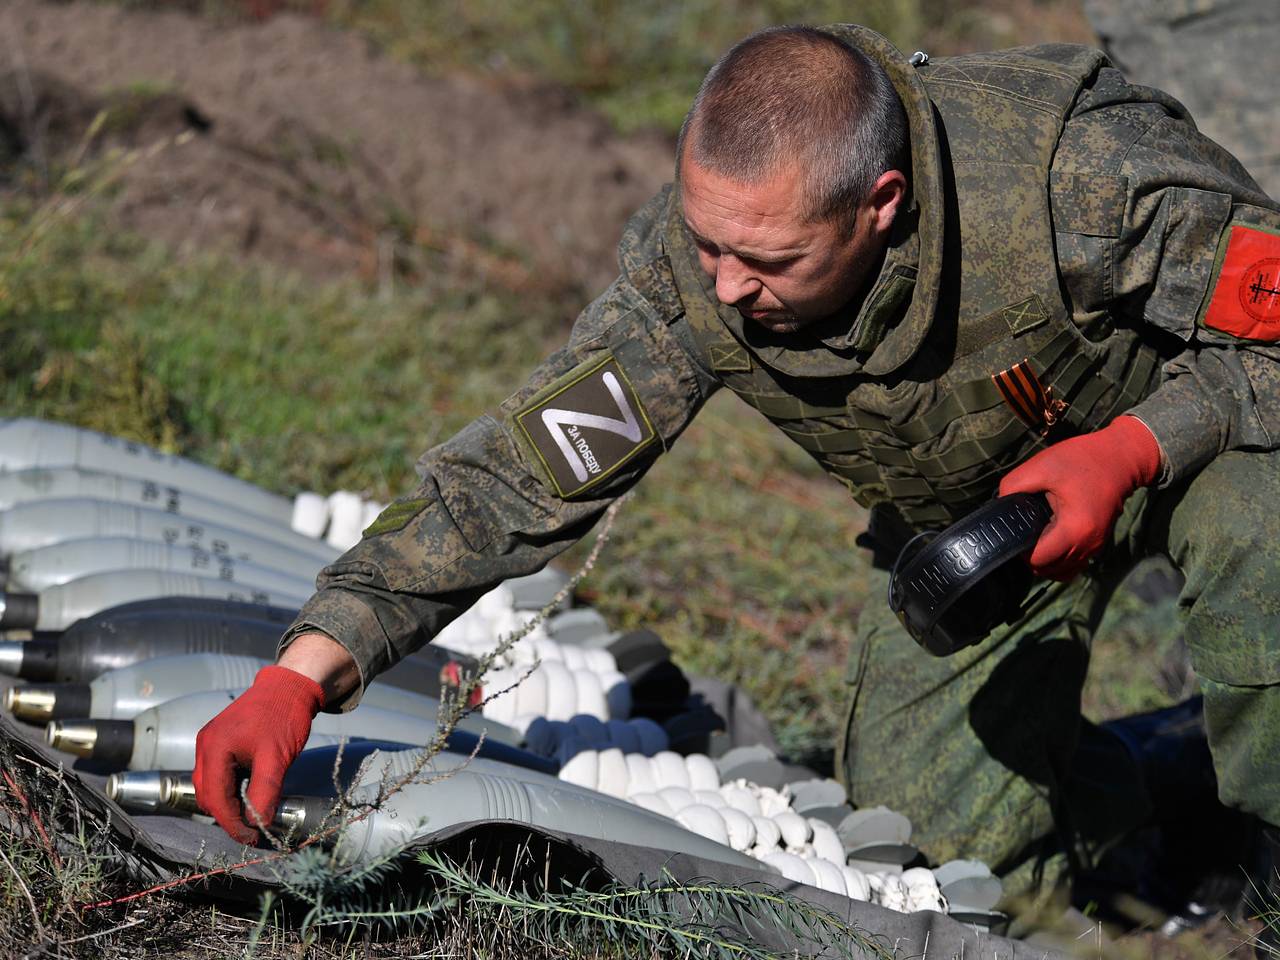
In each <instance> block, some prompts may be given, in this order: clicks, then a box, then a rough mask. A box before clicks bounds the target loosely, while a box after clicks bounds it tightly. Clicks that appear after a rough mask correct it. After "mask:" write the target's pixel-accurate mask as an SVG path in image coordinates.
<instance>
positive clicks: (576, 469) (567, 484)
mask: <svg viewBox="0 0 1280 960" xmlns="http://www.w3.org/2000/svg"><path fill="white" fill-rule="evenodd" d="M515 421H516V423H517V424H518V425H519V427H520V430H521V432H523V433H524V435H525V438H526V439H528V441H529V443H530V444H531V445H532V446H533V449H534V451H535V452H536V453H537V455H538V459H539V460H541V461H542V465H543V467H544V468H545V469H546V471H547V475H548V476H549V477H550V478H551V483H552V485H553V486H554V487H555V490H556V493H557V494H558V495H559V496H560V497H562V498H564V499H569V498H570V497H575V496H577V495H579V494H581V493H584V492H585V491H587V490H589V489H591V488H592V487H593V486H595V485H596V484H598V483H600V482H601V481H602V480H604V479H605V478H606V477H608V476H610V475H611V474H613V473H614V472H615V471H617V470H618V469H619V468H620V467H622V466H623V465H624V464H626V463H627V462H628V461H630V460H631V459H633V458H634V457H635V456H636V454H638V453H639V452H640V451H641V450H643V449H644V448H645V447H647V446H649V444H651V443H652V442H653V441H654V440H655V439H657V432H656V431H655V430H654V429H653V424H652V423H650V422H649V415H648V414H647V413H645V410H644V407H643V406H641V404H640V398H639V397H638V396H637V395H636V392H635V389H634V388H633V387H632V386H631V382H630V381H629V380H627V375H626V374H625V373H623V372H622V367H621V366H620V365H619V364H618V361H617V360H615V359H614V358H613V357H612V356H611V355H606V356H605V357H604V359H602V360H593V361H591V362H589V363H588V364H587V365H585V366H583V367H579V368H577V369H575V370H572V371H570V372H569V373H568V374H567V375H566V376H565V377H564V378H563V379H562V380H560V381H557V382H556V383H554V384H552V385H551V387H550V388H549V389H548V390H547V391H546V392H544V393H541V394H539V395H538V396H536V397H534V398H533V399H532V400H531V401H530V402H529V403H528V404H527V405H526V406H525V407H523V408H522V409H520V410H518V411H517V412H516V414H515Z"/></svg>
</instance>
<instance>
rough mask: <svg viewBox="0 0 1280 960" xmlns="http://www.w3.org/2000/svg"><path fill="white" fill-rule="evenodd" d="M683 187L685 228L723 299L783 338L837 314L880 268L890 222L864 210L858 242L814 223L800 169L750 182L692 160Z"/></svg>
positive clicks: (856, 229)
mask: <svg viewBox="0 0 1280 960" xmlns="http://www.w3.org/2000/svg"><path fill="white" fill-rule="evenodd" d="M680 182H681V199H682V203H683V206H684V217H685V223H686V225H687V226H688V228H689V231H690V233H692V234H693V239H694V242H695V243H696V244H697V249H698V262H699V263H700V264H701V266H702V269H703V270H704V271H706V273H707V276H709V277H711V278H712V279H713V280H715V284H716V296H717V298H719V300H720V302H722V303H725V304H728V305H730V306H733V307H736V308H737V309H738V312H739V313H741V314H742V315H743V316H744V317H745V318H747V319H748V320H751V321H753V322H755V323H757V324H759V325H760V326H762V327H764V328H766V329H768V330H772V331H773V332H775V333H793V332H795V331H797V330H799V329H801V328H803V327H805V326H808V325H809V324H810V323H812V322H814V321H815V320H821V319H823V318H825V317H829V316H831V315H832V314H833V313H835V312H836V311H838V310H839V309H840V308H841V307H843V306H845V305H846V304H847V303H849V301H850V300H852V299H853V298H854V296H856V295H857V294H858V293H859V292H860V291H861V290H862V289H863V287H864V286H865V285H866V283H867V279H868V276H869V274H870V272H871V271H872V269H874V268H876V267H877V266H878V265H879V263H880V258H881V254H882V253H883V251H884V245H885V240H884V234H885V232H887V224H886V223H884V217H883V214H882V213H881V212H880V211H879V210H878V208H877V207H876V206H875V204H873V203H872V202H871V201H868V203H867V204H865V205H864V206H863V207H860V208H859V210H858V213H857V221H856V224H855V227H854V230H853V234H852V236H850V235H848V233H847V231H844V230H841V229H840V228H839V227H838V225H837V224H836V223H834V222H831V221H823V222H811V221H808V220H806V219H805V217H804V210H805V203H804V198H803V196H802V193H801V189H802V188H801V177H800V175H799V171H798V170H797V169H795V168H794V167H793V168H790V169H785V170H783V171H781V172H780V173H779V174H778V175H777V176H775V177H773V178H772V179H771V180H769V181H767V182H764V183H758V184H743V183H737V182H735V181H732V180H727V179H725V178H724V177H721V176H719V175H718V174H715V173H713V172H711V171H710V170H707V169H705V168H703V167H700V166H698V165H697V164H696V163H695V162H694V161H693V160H692V159H690V158H688V157H686V158H685V160H684V162H683V166H682V169H681V176H680ZM889 220H890V222H891V221H892V215H890V217H889Z"/></svg>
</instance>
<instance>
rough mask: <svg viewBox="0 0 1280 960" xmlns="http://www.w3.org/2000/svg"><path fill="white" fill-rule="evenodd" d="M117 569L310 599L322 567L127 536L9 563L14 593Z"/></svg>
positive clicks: (33, 553)
mask: <svg viewBox="0 0 1280 960" xmlns="http://www.w3.org/2000/svg"><path fill="white" fill-rule="evenodd" d="M115 570H166V571H171V572H174V573H188V574H191V575H193V576H197V577H206V578H210V579H215V580H220V581H227V582H231V583H236V584H239V585H240V586H241V587H243V588H244V589H246V590H261V591H265V592H268V593H270V592H273V591H274V592H277V593H281V594H285V595H289V596H298V597H305V596H310V595H311V593H312V592H313V591H314V589H315V586H314V582H315V574H316V572H317V571H318V570H319V565H318V564H317V563H314V562H312V561H310V560H308V561H306V562H305V563H299V564H297V565H295V566H293V567H291V568H289V569H287V570H282V569H279V568H276V567H271V566H263V565H262V564H258V563H251V562H248V561H245V560H240V559H238V558H236V557H234V556H232V555H231V554H228V553H225V552H223V553H215V552H213V551H211V550H208V549H206V548H205V547H202V546H196V545H192V544H187V545H179V544H176V543H157V542H152V541H147V540H134V539H131V538H128V537H92V538H89V539H86V540H67V541H64V542H62V543H50V544H47V545H46V546H43V547H36V548H35V549H33V550H20V551H18V552H17V553H15V554H13V555H12V556H11V557H9V559H8V579H7V580H6V583H7V584H8V586H9V588H10V589H14V590H30V591H33V592H39V591H41V590H46V589H48V588H49V587H56V586H58V585H60V584H64V583H67V582H69V581H71V580H77V579H79V578H81V577H87V576H91V575H93V574H96V573H110V572H112V571H115Z"/></svg>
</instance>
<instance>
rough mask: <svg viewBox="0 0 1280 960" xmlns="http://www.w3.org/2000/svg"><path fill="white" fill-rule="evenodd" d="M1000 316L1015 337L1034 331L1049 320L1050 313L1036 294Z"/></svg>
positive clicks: (1001, 312)
mask: <svg viewBox="0 0 1280 960" xmlns="http://www.w3.org/2000/svg"><path fill="white" fill-rule="evenodd" d="M1000 315H1001V316H1002V317H1003V318H1004V322H1005V323H1007V324H1008V325H1009V331H1010V332H1011V333H1012V334H1013V335H1014V336H1017V335H1018V334H1022V333H1026V332H1027V331H1029V330H1034V329H1035V328H1036V327H1038V326H1040V325H1041V324H1042V323H1044V322H1045V321H1047V320H1048V319H1049V311H1048V310H1046V309H1045V308H1044V302H1043V301H1042V300H1041V299H1040V296H1039V294H1035V293H1033V294H1032V295H1031V296H1029V297H1027V298H1026V299H1025V300H1019V301H1018V302H1017V303H1014V304H1010V305H1009V306H1007V307H1005V308H1004V309H1003V310H1001V311H1000Z"/></svg>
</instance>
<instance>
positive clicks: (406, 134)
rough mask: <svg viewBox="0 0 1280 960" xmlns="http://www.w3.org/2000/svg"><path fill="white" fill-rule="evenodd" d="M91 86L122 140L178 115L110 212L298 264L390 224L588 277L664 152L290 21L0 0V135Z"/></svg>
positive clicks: (196, 242)
mask: <svg viewBox="0 0 1280 960" xmlns="http://www.w3.org/2000/svg"><path fill="white" fill-rule="evenodd" d="M103 98H107V100H108V101H109V102H112V103H115V104H119V103H120V102H121V101H122V100H123V101H124V102H125V103H126V104H127V105H128V108H129V109H128V110H126V111H121V110H116V111H113V124H112V125H111V126H112V127H113V128H118V127H127V128H128V135H129V137H128V139H131V140H132V144H131V145H134V144H136V145H140V146H145V145H147V144H148V143H151V142H154V141H156V140H158V139H163V138H165V137H172V136H174V135H176V134H179V133H181V132H182V131H183V130H185V129H192V130H194V131H195V132H196V135H195V136H194V137H193V138H192V139H190V140H189V141H188V142H186V143H185V144H183V145H181V146H176V147H173V148H170V149H167V150H165V151H163V152H161V153H159V154H158V155H156V156H155V157H153V158H151V159H149V160H146V161H144V162H139V163H137V164H135V165H134V166H132V167H131V168H130V169H129V171H128V173H127V174H126V176H125V179H124V186H123V189H122V191H121V193H120V196H119V198H118V201H117V203H116V215H117V216H118V217H119V220H120V222H121V223H122V224H123V225H125V226H127V227H130V228H133V229H136V230H140V231H142V232H144V233H146V234H149V235H152V236H156V237H159V238H162V239H165V240H167V241H170V242H172V243H175V244H177V245H179V246H186V247H189V248H191V247H194V248H207V247H208V246H210V245H220V246H223V247H226V248H230V249H232V250H236V251H240V252H242V253H244V254H245V255H247V256H250V257H262V258H266V259H268V260H272V261H275V262H279V263H284V264H287V265H290V266H293V267H296V268H300V269H301V270H303V271H305V272H307V273H309V274H313V275H317V276H323V275H329V274H331V273H334V272H342V271H346V270H351V269H357V270H363V271H365V272H366V273H369V274H372V273H374V272H375V271H376V270H377V261H378V257H379V251H380V250H381V255H382V257H383V259H384V261H385V259H386V251H387V250H388V249H389V243H388V241H389V238H390V237H392V236H394V235H399V236H402V237H409V236H412V237H414V238H415V239H417V240H419V241H426V242H428V243H434V242H437V241H439V242H441V243H446V241H445V240H444V239H443V238H449V239H448V240H447V244H453V245H456V242H457V241H456V238H457V237H459V236H461V237H465V238H467V239H468V240H469V241H471V242H473V244H478V246H474V245H472V246H470V247H469V248H470V249H472V250H473V251H474V250H476V249H482V250H484V251H486V255H488V254H491V253H492V252H493V251H499V252H501V251H503V250H506V251H508V252H512V251H514V252H517V253H518V254H519V258H525V259H527V260H528V261H529V262H530V263H531V265H532V266H533V267H534V270H535V275H534V276H532V277H526V278H524V279H525V281H526V282H532V283H533V284H535V285H536V286H538V287H545V286H560V285H564V284H566V283H567V284H573V283H575V282H576V283H577V284H578V285H580V286H581V287H582V288H583V289H585V290H592V289H599V288H600V287H601V286H602V285H603V284H604V283H606V282H607V281H608V280H609V279H610V278H611V277H612V275H613V272H614V258H613V248H614V245H615V243H616V240H617V236H618V231H619V227H620V226H621V224H622V223H623V221H624V220H625V218H626V216H627V215H628V214H629V213H630V212H631V211H632V210H634V209H635V207H636V206H638V205H639V204H640V203H642V202H643V201H644V200H645V199H646V198H647V197H648V196H649V195H650V194H651V193H652V191H653V190H654V189H655V188H656V187H657V186H658V185H659V184H660V183H662V182H663V181H664V180H665V179H667V178H668V171H669V168H670V163H671V160H670V147H669V146H668V144H667V143H665V142H664V141H663V140H661V139H660V138H656V137H655V138H644V137H641V138H629V139H627V140H623V139H621V138H619V137H617V136H616V135H614V134H613V133H612V132H611V131H610V129H609V128H608V127H607V125H606V124H605V123H604V121H603V120H602V119H600V118H599V117H598V116H596V115H594V114H592V113H591V112H589V111H586V110H583V109H581V108H580V107H578V106H577V105H575V104H574V103H572V102H571V100H570V99H569V98H568V97H567V96H565V95H563V94H560V93H557V92H554V91H548V90H546V89H532V90H524V91H513V90H499V89H493V88H488V87H485V86H483V85H482V84H481V83H479V82H477V81H474V80H469V79H467V78H462V77H447V78H438V77H430V78H429V77H424V76H422V75H421V74H420V73H418V72H416V71H415V70H413V69H411V68H409V67H406V66H404V65H401V64H398V63H395V62H392V61H391V60H389V59H388V58H386V57H383V56H380V55H378V54H376V53H374V52H372V51H371V50H370V49H369V47H368V45H367V44H366V43H365V42H364V41H362V40H361V39H360V38H359V37H357V36H354V35H350V34H342V33H339V32H337V31H335V30H332V29H330V28H328V27H326V26H325V25H324V24H322V23H320V22H318V21H316V20H312V19H309V18H304V17H298V16H279V17H275V18H273V19H271V20H269V21H268V22H266V23H263V24H245V25H241V26H227V25H215V24H212V23H210V22H208V21H201V20H199V19H197V18H195V17H192V16H189V15H187V14H184V13H177V12H174V13H154V12H145V13H144V12H137V11H127V10H122V9H119V8H116V7H112V6H105V5H98V4H90V3H58V4H53V3H41V2H36V0H7V2H4V3H0V121H3V118H6V117H7V118H8V119H9V124H8V127H9V133H8V137H7V139H8V140H10V141H13V140H14V139H15V138H18V139H21V140H23V141H24V143H22V144H20V145H21V146H24V147H25V148H26V149H27V150H29V151H32V152H35V153H36V154H39V153H40V152H41V151H43V152H45V153H49V152H52V151H51V149H50V144H48V143H41V142H39V141H41V139H42V138H44V139H46V140H48V139H51V138H54V137H55V135H58V134H60V135H61V136H62V142H63V145H64V146H65V145H66V143H67V142H74V140H75V138H77V137H78V136H79V130H77V129H74V128H75V127H76V126H77V125H80V126H84V125H87V124H88V122H89V121H90V120H91V119H92V117H93V116H94V113H95V112H96V108H97V106H98V105H100V104H101V102H103ZM130 112H131V115H127V116H126V115H123V114H129V113H130ZM15 131H16V133H15ZM112 132H113V131H112V130H110V129H109V130H108V131H106V132H105V133H104V136H108V135H111V134H112ZM114 132H115V134H116V135H117V136H119V135H120V134H121V131H120V130H119V129H115V130H114ZM0 133H4V129H3V124H2V123H0ZM5 139H6V138H5V137H0V154H2V153H3V151H4V149H5V143H4V141H5ZM12 146H14V144H13V143H11V144H10V147H11V148H12ZM52 146H53V147H56V146H57V144H56V143H55V144H53V145H52ZM2 187H3V184H0V188H2ZM380 237H381V241H380V240H379V238H380Z"/></svg>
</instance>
